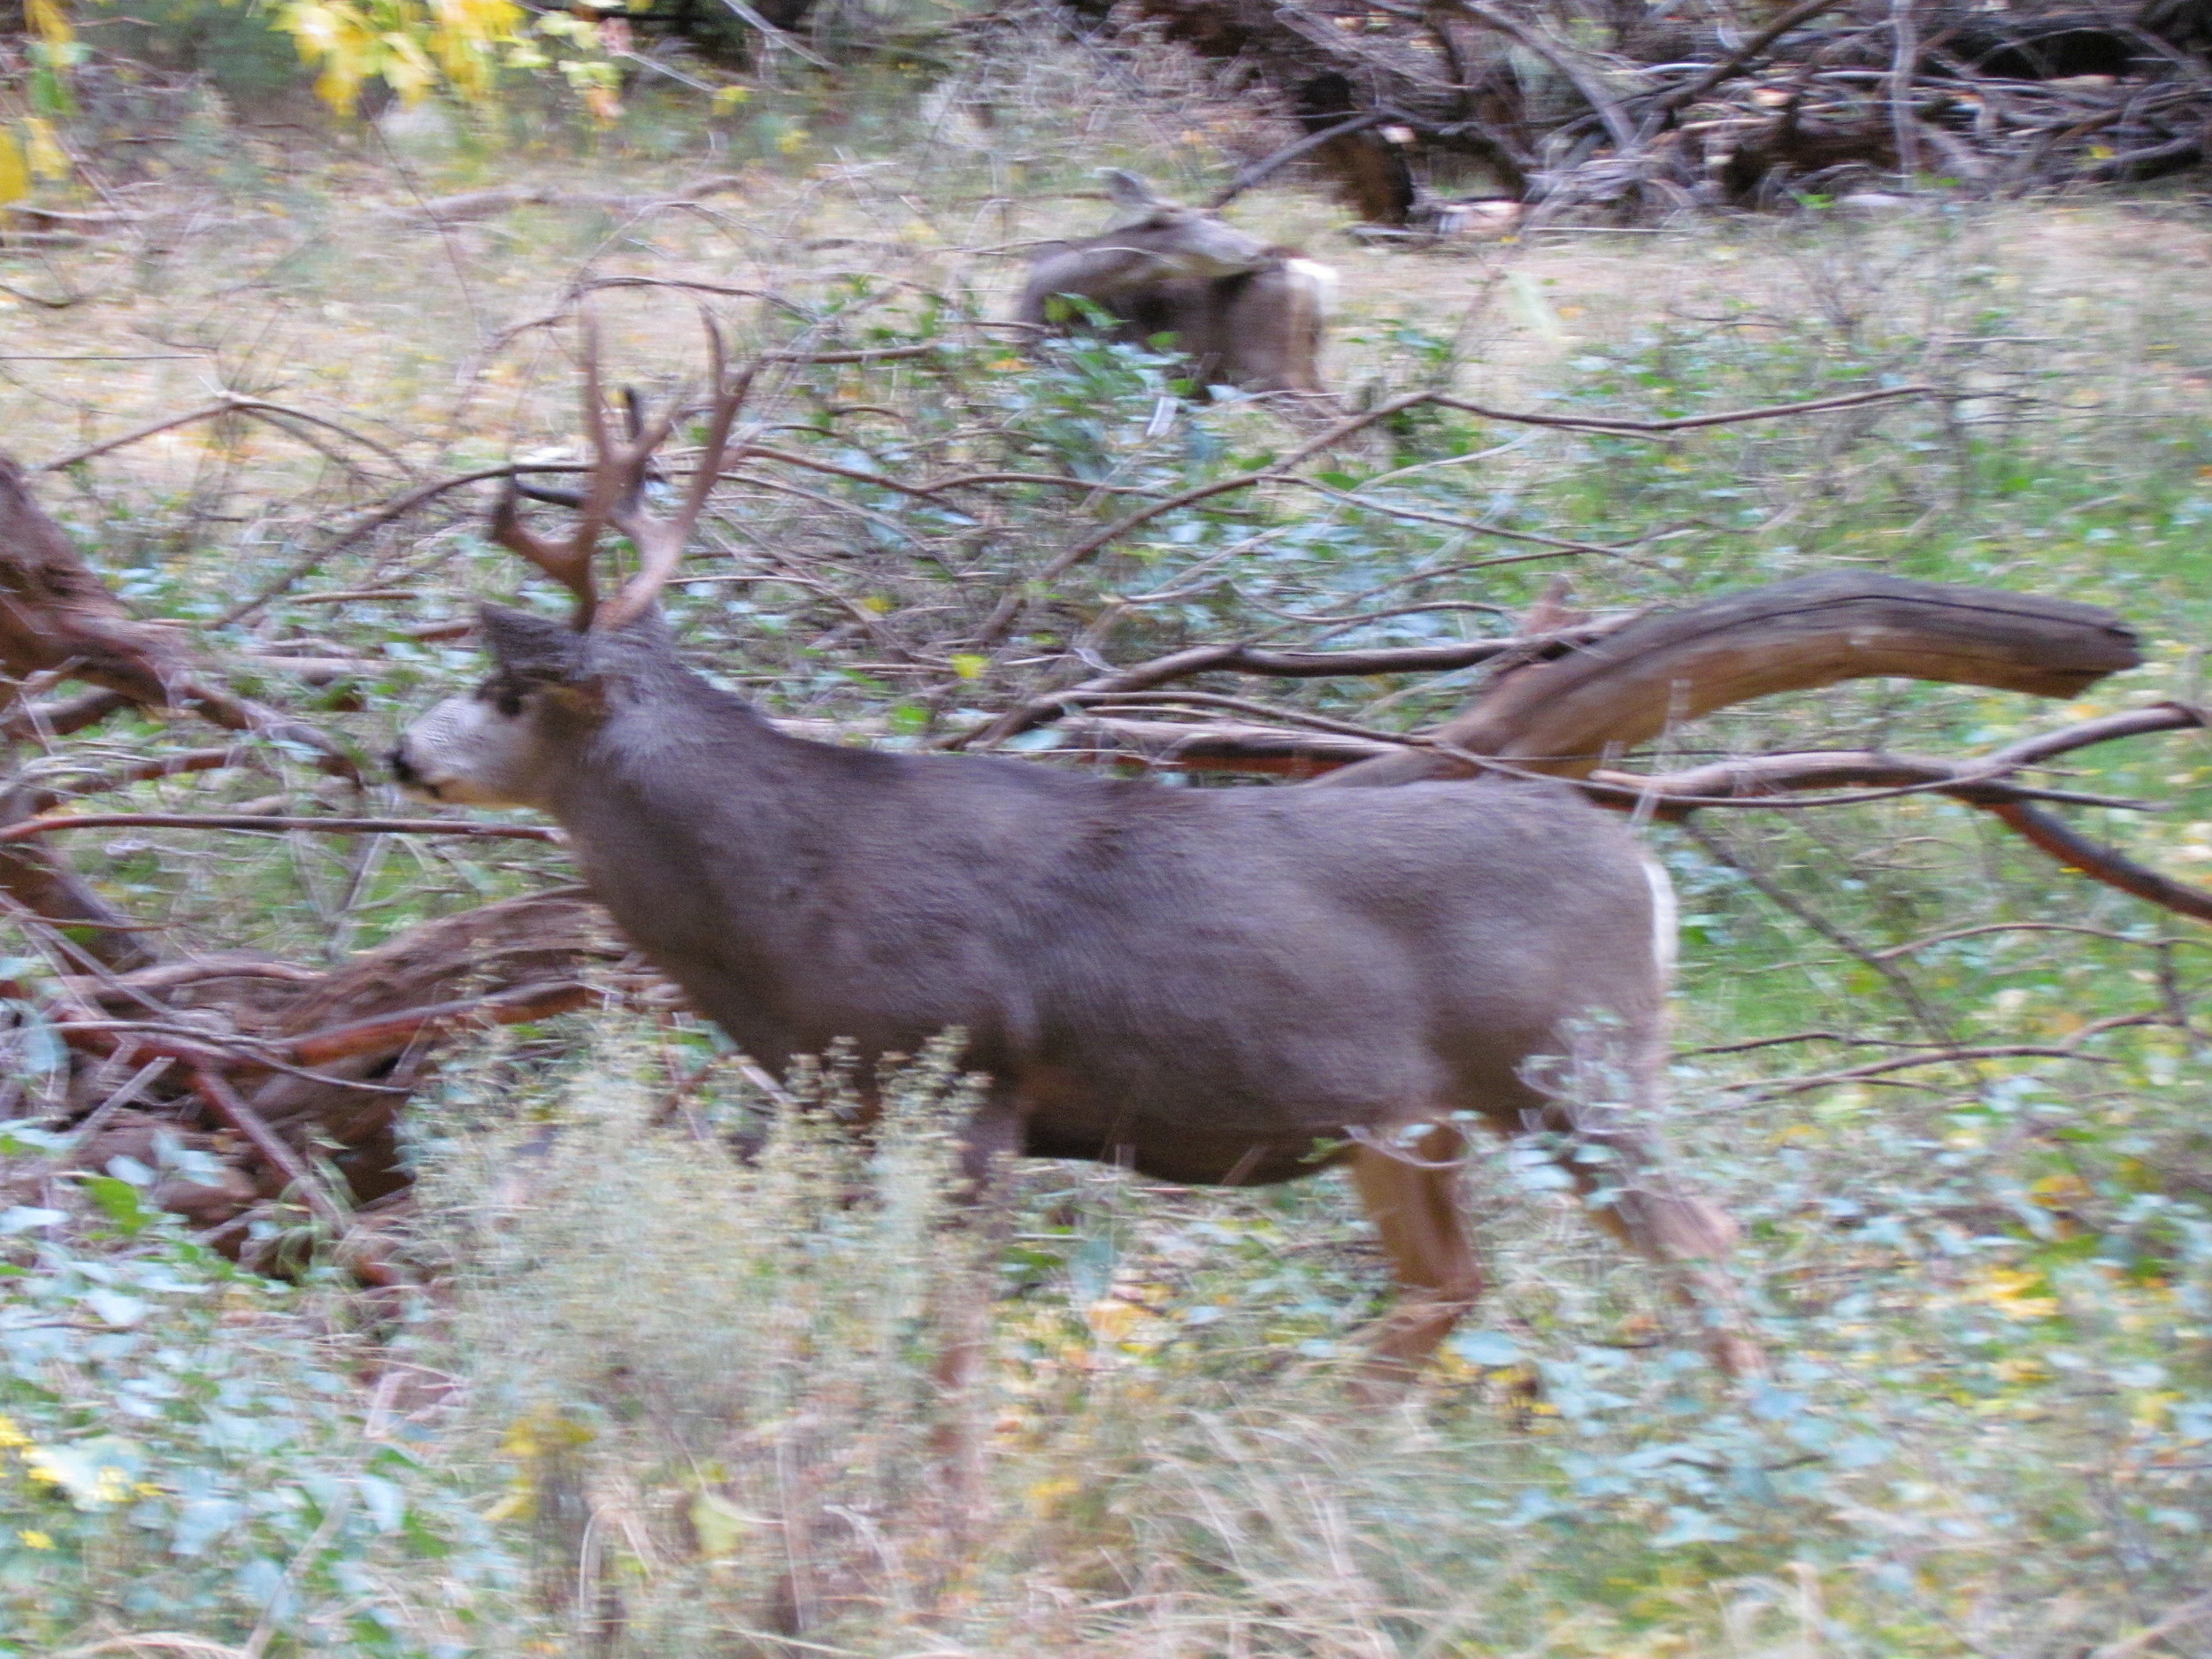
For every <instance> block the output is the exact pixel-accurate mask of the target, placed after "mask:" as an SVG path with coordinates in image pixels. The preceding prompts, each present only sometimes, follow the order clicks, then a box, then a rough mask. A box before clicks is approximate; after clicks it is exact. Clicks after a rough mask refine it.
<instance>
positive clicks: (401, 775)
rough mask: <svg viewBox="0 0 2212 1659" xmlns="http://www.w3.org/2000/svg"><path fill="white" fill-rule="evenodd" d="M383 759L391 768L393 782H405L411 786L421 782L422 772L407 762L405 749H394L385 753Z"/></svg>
mask: <svg viewBox="0 0 2212 1659" xmlns="http://www.w3.org/2000/svg"><path fill="white" fill-rule="evenodd" d="M384 760H385V764H387V765H388V766H390V767H391V769H392V780H393V781H394V782H396V783H403V784H406V785H407V786H408V787H415V786H416V785H418V784H419V783H421V782H422V774H421V773H420V772H417V771H416V770H415V769H414V768H413V767H412V766H411V765H409V764H407V751H406V750H405V749H394V750H393V751H392V752H391V753H390V754H388V755H387V756H386V757H384Z"/></svg>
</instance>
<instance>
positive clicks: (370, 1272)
mask: <svg viewBox="0 0 2212 1659" xmlns="http://www.w3.org/2000/svg"><path fill="white" fill-rule="evenodd" d="M192 1082H193V1087H195V1088H196V1089H197V1090H198V1092H199V1095H200V1098H201V1099H202V1100H204V1101H205V1102H207V1106H208V1110H210V1111H211V1112H213V1113H214V1114H215V1116H216V1117H217V1118H219V1119H221V1120H222V1121H223V1122H224V1123H225V1124H227V1125H229V1126H230V1127H231V1128H232V1129H234V1130H236V1131H237V1132H238V1133H240V1134H241V1135H242V1136H244V1137H245V1139H246V1141H247V1143H248V1144H249V1145H250V1146H251V1147H252V1148H253V1149H254V1151H255V1152H256V1153H257V1154H258V1155H259V1156H261V1157H262V1159H263V1160H264V1161H265V1162H266V1163H267V1164H269V1166H270V1167H271V1168H272V1169H274V1170H276V1171H278V1172H279V1173H280V1174H281V1175H282V1176H283V1177H284V1179H285V1182H286V1185H287V1186H288V1187H289V1188H290V1189H291V1190H292V1191H293V1192H295V1193H296V1194H298V1195H299V1199H300V1202H302V1203H303V1204H305V1205H306V1206H307V1208H308V1210H309V1211H310V1213H311V1214H312V1215H313V1216H314V1217H316V1219H318V1220H319V1221H320V1222H322V1223H323V1225H325V1226H326V1227H328V1228H329V1229H330V1230H331V1233H332V1235H333V1236H334V1237H341V1236H342V1235H343V1234H344V1233H345V1231H346V1228H347V1226H348V1225H349V1222H350V1220H351V1217H349V1215H348V1214H347V1213H346V1211H345V1210H344V1209H342V1207H341V1206H340V1204H339V1203H338V1201H337V1200H336V1199H334V1198H333V1197H332V1196H331V1195H330V1194H329V1193H327V1192H326V1191H325V1190H324V1188H323V1184H322V1182H321V1181H320V1180H319V1179H317V1177H316V1174H315V1171H313V1170H311V1169H310V1168H309V1167H308V1165H307V1161H306V1160H305V1159H304V1158H303V1157H301V1156H300V1155H299V1154H298V1153H296V1152H295V1151H293V1150H292V1148H290V1147H288V1146H287V1145H286V1144H285V1142H284V1138H283V1137H282V1136H281V1135H280V1134H278V1133H276V1132H275V1131H274V1130H273V1129H271V1128H270V1127H269V1125H267V1124H265V1123H264V1122H263V1121H262V1119H261V1115H260V1114H259V1113H258V1112H257V1111H255V1110H254V1109H253V1108H252V1107H250V1106H249V1105H247V1104H246V1102H244V1101H243V1100H242V1099H241V1098H240V1097H239V1094H238V1092H237V1091H236V1090H235V1089H234V1088H232V1087H231V1086H230V1085H229V1083H228V1082H227V1081H226V1080H225V1079H224V1078H223V1075H222V1073H221V1072H219V1071H215V1070H213V1069H212V1068H209V1067H195V1068H194V1070H193V1072H192ZM348 1265H349V1266H350V1267H351V1268H352V1270H353V1271H354V1272H355V1273H357V1275H359V1277H360V1278H362V1279H365V1280H366V1281H367V1282H368V1283H369V1284H372V1285H374V1286H378V1287H379V1288H380V1289H381V1288H386V1287H388V1286H393V1285H396V1284H397V1283H399V1275H398V1274H396V1273H395V1272H394V1271H392V1270H391V1269H390V1268H389V1267H388V1266H387V1265H386V1264H385V1263H382V1262H380V1261H379V1260H377V1259H376V1258H375V1257H374V1256H367V1255H363V1254H359V1253H357V1254H356V1255H355V1256H354V1257H353V1258H352V1259H351V1260H350V1261H349V1263H348Z"/></svg>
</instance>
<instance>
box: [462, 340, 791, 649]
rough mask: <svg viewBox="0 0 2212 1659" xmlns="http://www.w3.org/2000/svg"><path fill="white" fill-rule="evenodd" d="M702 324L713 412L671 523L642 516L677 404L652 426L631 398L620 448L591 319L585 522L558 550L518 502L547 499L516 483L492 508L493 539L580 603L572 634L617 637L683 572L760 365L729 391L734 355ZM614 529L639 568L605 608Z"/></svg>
mask: <svg viewBox="0 0 2212 1659" xmlns="http://www.w3.org/2000/svg"><path fill="white" fill-rule="evenodd" d="M702 315H703V320H704V321H705V324H706V330H707V347H708V351H709V354H710V357H711V360H712V364H713V367H712V371H711V373H712V375H713V381H712V383H713V386H714V388H715V396H714V403H713V406H712V411H711V414H710V419H709V423H708V434H707V443H706V447H705V449H703V451H702V452H701V454H700V457H699V467H698V470H697V471H696V472H695V473H693V475H692V479H691V486H690V488H688V489H687V491H686V492H685V495H684V503H683V506H682V508H681V509H680V511H678V512H677V514H676V516H675V517H674V518H654V517H653V516H652V515H651V514H649V513H648V512H647V511H645V510H644V505H643V503H644V496H645V481H646V473H647V469H648V468H649V466H650V465H651V463H652V458H653V451H654V450H656V449H659V448H660V446H661V444H662V442H664V440H665V439H666V438H667V436H668V433H669V428H670V427H671V426H672V425H673V424H674V423H675V418H676V413H677V410H678V407H679V404H677V403H671V404H670V405H669V407H667V408H666V409H664V410H663V411H661V412H660V413H659V414H658V415H657V416H655V417H654V418H653V419H650V420H648V419H645V416H644V412H643V411H642V409H641V407H640V404H639V402H638V399H637V396H636V395H635V394H634V393H626V395H625V396H626V403H627V405H628V418H627V421H626V426H627V431H626V434H625V436H624V439H623V440H622V441H621V442H616V440H615V439H614V437H613V435H612V434H611V433H610V432H609V430H608V425H607V403H606V396H605V394H604V392H603V389H602V386H601V381H600V375H599V325H598V322H597V320H596V319H594V318H593V317H592V316H591V315H590V314H589V313H588V312H587V313H586V314H585V316H584V318H583V332H584V399H583V401H584V424H585V428H586V430H587V431H588V433H589V434H590V436H591V453H592V468H591V473H590V481H589V483H588V486H587V488H586V489H585V490H584V493H583V495H582V497H581V498H580V500H578V501H573V502H572V503H570V504H572V505H574V506H575V507H576V509H577V511H578V513H579V515H580V516H579V517H578V518H577V521H576V528H575V529H574V530H573V531H572V533H571V534H569V535H568V537H567V538H566V539H565V541H548V540H546V539H545V538H544V537H542V536H540V535H537V534H534V533H533V532H532V531H530V530H529V529H527V528H526V527H525V526H524V525H523V523H522V517H521V513H520V511H519V503H520V502H521V500H522V498H523V496H524V495H525V494H531V495H536V494H540V493H541V492H538V491H527V492H526V491H525V490H524V488H522V486H521V485H519V484H518V483H517V482H515V481H514V480H509V481H508V483H507V487H506V488H505V489H503V491H501V492H500V497H499V501H498V503H496V504H495V506H494V507H493V509H492V515H491V525H490V531H491V537H492V540H493V541H496V542H498V543H499V544H500V546H502V547H503V548H505V549H507V550H508V551H509V552H511V553H513V554H515V555H516V556H517V557H520V558H522V559H524V560H526V561H527V562H528V563H529V564H531V565H534V566H535V567H536V568H537V569H539V570H541V571H542V572H545V573H546V574H547V575H548V576H550V577H551V578H553V580H555V581H557V582H559V583H560V584H561V585H562V586H563V587H564V588H567V589H568V590H569V592H570V593H572V594H573V595H576V610H575V613H574V615H573V616H572V618H570V626H572V627H573V628H574V629H575V630H576V631H577V632H578V633H579V634H581V633H584V632H587V631H588V630H598V631H602V632H603V631H606V630H608V629H612V628H618V627H621V626H624V625H626V624H627V623H630V622H634V621H635V620H636V619H637V618H639V617H640V616H641V615H643V614H644V612H645V611H646V610H647V609H648V607H649V606H650V605H651V604H652V603H653V601H654V599H655V597H656V596H657V595H658V594H659V593H660V590H661V589H662V588H664V587H666V586H667V585H668V579H669V578H670V577H671V576H672V575H673V574H674V573H675V571H676V566H677V564H678V563H679V562H680V560H681V559H682V557H683V552H684V544H685V543H686V542H687V541H689V540H690V539H691V532H692V529H693V527H694V526H695V525H697V523H698V522H699V513H700V511H701V510H702V509H703V507H704V506H705V505H706V500H707V495H708V494H709V493H710V491H711V490H712V489H713V488H714V481H715V479H716V477H717V476H718V474H719V473H720V472H721V470H722V463H723V460H724V458H725V456H726V451H727V449H728V447H729V435H730V427H731V426H732V425H733V423H734V422H735V420H736V419H737V411H738V410H739V409H740V408H741V406H742V405H743V403H744V402H745V396H746V393H747V392H748V391H749V390H750V389H751V387H752V382H753V376H754V375H755V374H756V373H757V372H758V368H759V365H757V364H755V365H749V366H748V367H747V368H746V369H745V371H744V372H743V373H741V374H739V375H738V376H737V377H736V379H735V380H730V381H729V382H728V384H725V380H726V364H727V355H728V354H727V352H726V349H725V348H724V345H723V341H722V331H721V330H720V329H719V328H718V327H717V326H715V323H714V319H712V318H711V317H705V316H704V314H702ZM546 494H547V495H548V498H549V499H561V498H560V497H557V496H552V495H550V493H549V492H547V493H546ZM610 526H611V527H613V528H614V529H616V530H618V531H620V532H621V533H622V534H624V535H626V536H628V537H629V538H630V540H631V541H634V542H635V543H636V544H637V549H638V554H639V559H640V569H639V571H638V573H637V574H636V575H635V576H634V577H632V578H631V579H630V580H629V581H628V582H627V583H626V584H625V585H624V587H623V588H622V590H621V592H619V593H618V594H617V595H615V596H614V598H613V599H612V600H611V601H609V602H608V603H605V604H604V605H603V604H601V603H600V601H599V593H598V588H597V584H596V583H595V580H594V579H593V576H592V568H591V565H592V556H593V555H594V554H595V552H596V551H597V550H598V545H599V538H600V536H601V535H602V534H603V533H604V532H605V531H606V530H607V529H608V528H609V527H610Z"/></svg>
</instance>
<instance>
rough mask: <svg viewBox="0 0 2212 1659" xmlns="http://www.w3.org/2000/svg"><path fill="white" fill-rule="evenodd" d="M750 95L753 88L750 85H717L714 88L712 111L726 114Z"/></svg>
mask: <svg viewBox="0 0 2212 1659" xmlns="http://www.w3.org/2000/svg"><path fill="white" fill-rule="evenodd" d="M751 96H753V89H752V88H750V87H717V88H715V89H714V112H715V113H716V114H717V115H727V114H728V113H729V112H730V111H732V110H733V109H735V108H736V107H737V106H738V105H739V104H743V103H745V102H746V101H747V100H749V98H751Z"/></svg>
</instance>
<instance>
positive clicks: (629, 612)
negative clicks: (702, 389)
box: [597, 311, 760, 628]
mask: <svg viewBox="0 0 2212 1659" xmlns="http://www.w3.org/2000/svg"><path fill="white" fill-rule="evenodd" d="M700 320H701V321H702V322H703V323H704V324H705V326H706V331H707V354H708V359H709V363H710V367H709V371H708V373H709V374H710V381H709V383H710V385H711V386H712V387H713V388H714V403H713V404H712V405H711V407H710V411H709V412H708V418H707V441H706V443H705V445H704V446H703V448H702V449H700V451H699V462H698V465H697V466H696V467H695V469H694V471H693V472H692V474H691V486H690V488H688V489H687V490H686V491H685V492H684V500H683V505H682V506H681V507H680V508H679V509H677V511H676V516H675V517H674V518H654V517H653V516H652V515H651V514H649V513H648V512H647V511H645V509H644V503H643V493H644V492H643V487H644V483H645V463H646V460H647V458H648V457H650V456H651V454H652V453H653V451H654V450H655V449H657V448H658V447H659V446H660V443H661V441H662V440H663V439H664V438H665V437H667V435H668V429H669V427H670V426H671V425H672V424H673V422H674V419H675V416H676V405H674V404H670V405H669V407H668V408H666V409H664V410H663V411H661V413H660V414H659V415H658V416H657V418H656V419H653V420H652V421H650V422H645V421H643V420H642V419H641V412H640V411H639V409H638V407H637V405H636V404H635V403H632V404H631V407H630V427H631V441H630V446H629V449H628V453H629V454H630V455H631V456H632V457H634V472H633V473H632V476H631V479H630V487H629V488H628V489H627V490H626V492H625V493H624V494H623V495H621V496H620V497H619V498H618V500H617V501H616V502H615V503H614V504H613V505H612V506H611V508H610V509H609V517H610V520H611V523H612V524H613V525H614V527H615V528H616V529H618V530H619V531H621V532H622V534H624V535H626V536H628V537H629V538H630V540H631V541H634V542H635V543H636V544H637V550H638V572H637V574H636V575H634V576H633V577H632V578H630V580H628V581H627V582H626V583H625V584H624V586H623V588H622V591H621V592H620V593H618V594H617V595H615V596H614V598H613V599H612V600H611V601H610V602H609V603H608V604H607V606H606V608H605V609H604V610H603V611H601V613H600V618H599V622H598V625H597V626H600V627H602V628H618V627H621V626H625V625H626V624H627V623H630V622H634V621H635V620H636V619H637V618H639V617H641V616H642V615H643V614H644V613H645V611H646V610H647V608H648V607H649V606H650V605H651V604H652V603H653V601H654V600H655V599H656V598H657V597H658V596H659V595H660V591H661V589H662V588H665V587H666V586H667V585H668V579H669V578H670V577H671V576H672V575H674V574H675V573H676V566H677V565H678V564H679V563H680V562H681V560H682V558H683V556H684V548H685V546H686V544H687V543H688V542H689V541H690V540H691V532H692V530H693V528H694V527H695V526H696V525H697V524H698V522H699V513H700V510H701V509H702V508H703V507H704V506H705V505H706V504H707V496H708V495H709V494H710V492H711V491H712V490H713V488H714V482H715V480H716V479H717V478H718V477H719V476H720V475H721V472H722V464H723V461H724V460H725V459H726V457H727V454H728V450H729V443H730V427H731V426H732V425H733V423H734V422H735V421H736V419H737V411H739V409H740V408H741V407H742V406H743V405H744V403H745V395H746V394H747V393H748V392H749V391H750V390H751V389H752V385H753V376H754V375H755V374H757V373H759V369H760V365H758V364H757V363H755V364H749V365H747V366H746V367H745V369H744V370H743V372H741V373H740V374H739V375H738V376H737V377H736V379H734V380H731V379H729V377H728V374H727V357H728V354H727V352H726V350H725V349H724V347H723V343H722V331H721V329H720V328H718V327H717V326H715V321H714V319H713V318H712V317H710V316H709V315H707V313H706V312H705V311H701V312H700ZM640 426H643V427H644V430H643V431H642V432H641V431H640V430H639V427H640Z"/></svg>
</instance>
